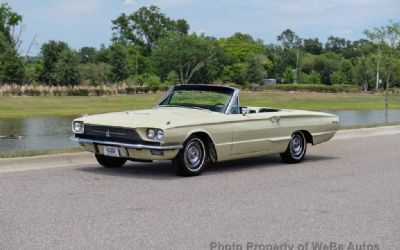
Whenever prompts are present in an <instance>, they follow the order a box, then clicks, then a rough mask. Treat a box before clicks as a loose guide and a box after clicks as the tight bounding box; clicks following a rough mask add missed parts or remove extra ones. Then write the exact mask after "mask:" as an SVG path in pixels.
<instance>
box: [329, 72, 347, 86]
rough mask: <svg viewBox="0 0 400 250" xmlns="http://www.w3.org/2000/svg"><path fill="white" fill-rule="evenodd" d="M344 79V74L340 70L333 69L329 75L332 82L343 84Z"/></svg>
mask: <svg viewBox="0 0 400 250" xmlns="http://www.w3.org/2000/svg"><path fill="white" fill-rule="evenodd" d="M346 81H347V80H346V75H345V74H344V73H343V72H341V71H335V72H333V73H332V75H331V82H332V84H345V83H346Z"/></svg>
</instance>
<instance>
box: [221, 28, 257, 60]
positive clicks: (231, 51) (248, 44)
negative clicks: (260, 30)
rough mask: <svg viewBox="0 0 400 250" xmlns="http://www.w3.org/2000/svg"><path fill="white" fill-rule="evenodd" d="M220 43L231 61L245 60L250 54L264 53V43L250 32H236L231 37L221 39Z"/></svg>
mask: <svg viewBox="0 0 400 250" xmlns="http://www.w3.org/2000/svg"><path fill="white" fill-rule="evenodd" d="M218 44H219V46H220V47H221V48H222V50H223V51H224V52H225V53H226V56H227V58H228V60H229V62H231V63H240V62H244V61H245V60H246V58H247V57H248V56H249V55H259V54H263V53H264V47H263V44H262V43H260V42H257V41H255V40H254V39H253V37H251V36H250V35H248V34H242V33H235V34H234V35H233V36H231V37H229V38H221V39H219V40H218Z"/></svg>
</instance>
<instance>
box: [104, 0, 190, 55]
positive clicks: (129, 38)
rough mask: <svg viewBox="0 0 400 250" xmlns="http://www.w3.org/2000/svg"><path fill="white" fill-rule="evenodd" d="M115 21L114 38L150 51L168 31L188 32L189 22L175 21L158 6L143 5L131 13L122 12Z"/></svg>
mask: <svg viewBox="0 0 400 250" xmlns="http://www.w3.org/2000/svg"><path fill="white" fill-rule="evenodd" d="M112 23H113V25H114V26H113V30H114V34H113V40H114V41H115V42H119V43H123V44H134V45H139V46H143V47H144V48H145V51H146V52H147V53H150V52H151V51H152V50H153V49H154V48H156V44H157V42H158V40H159V39H160V38H162V37H164V36H165V35H166V34H167V33H168V32H171V31H176V32H178V33H179V34H187V32H188V30H189V24H188V23H187V22H186V21H185V20H184V19H179V20H177V21H174V20H172V19H170V18H168V17H167V16H166V15H165V14H164V13H161V11H160V8H158V7H157V6H154V5H152V6H150V7H141V8H140V9H138V10H137V11H135V12H133V13H132V14H130V15H127V14H125V13H124V14H121V15H120V16H119V17H118V18H117V19H115V20H113V21H112Z"/></svg>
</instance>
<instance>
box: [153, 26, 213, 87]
mask: <svg viewBox="0 0 400 250" xmlns="http://www.w3.org/2000/svg"><path fill="white" fill-rule="evenodd" d="M216 50H217V49H216V41H215V40H214V39H212V38H210V37H206V36H204V35H196V34H191V35H181V34H179V33H177V32H171V33H169V34H168V35H167V36H165V37H164V38H162V39H160V41H159V44H158V47H157V48H156V49H155V51H154V52H153V54H152V58H151V61H152V64H153V67H154V69H155V71H156V73H158V75H160V76H161V77H162V78H163V79H165V76H166V75H167V74H168V73H169V72H171V71H176V72H179V77H180V81H181V83H182V84H186V83H189V82H190V80H191V79H192V77H193V75H194V74H195V73H197V72H198V71H199V70H201V69H202V68H203V67H204V66H205V65H206V64H207V63H208V62H209V61H210V60H212V59H213V57H214V56H215V55H216V53H217V51H216Z"/></svg>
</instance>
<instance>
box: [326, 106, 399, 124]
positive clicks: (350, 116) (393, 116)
mask: <svg viewBox="0 0 400 250" xmlns="http://www.w3.org/2000/svg"><path fill="white" fill-rule="evenodd" d="M324 112H327V113H331V114H335V115H337V116H339V119H340V124H341V126H352V125H365V124H376V123H384V122H385V111H384V110H324ZM388 114H389V117H388V118H389V120H388V121H389V122H399V121H400V110H389V113H388Z"/></svg>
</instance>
